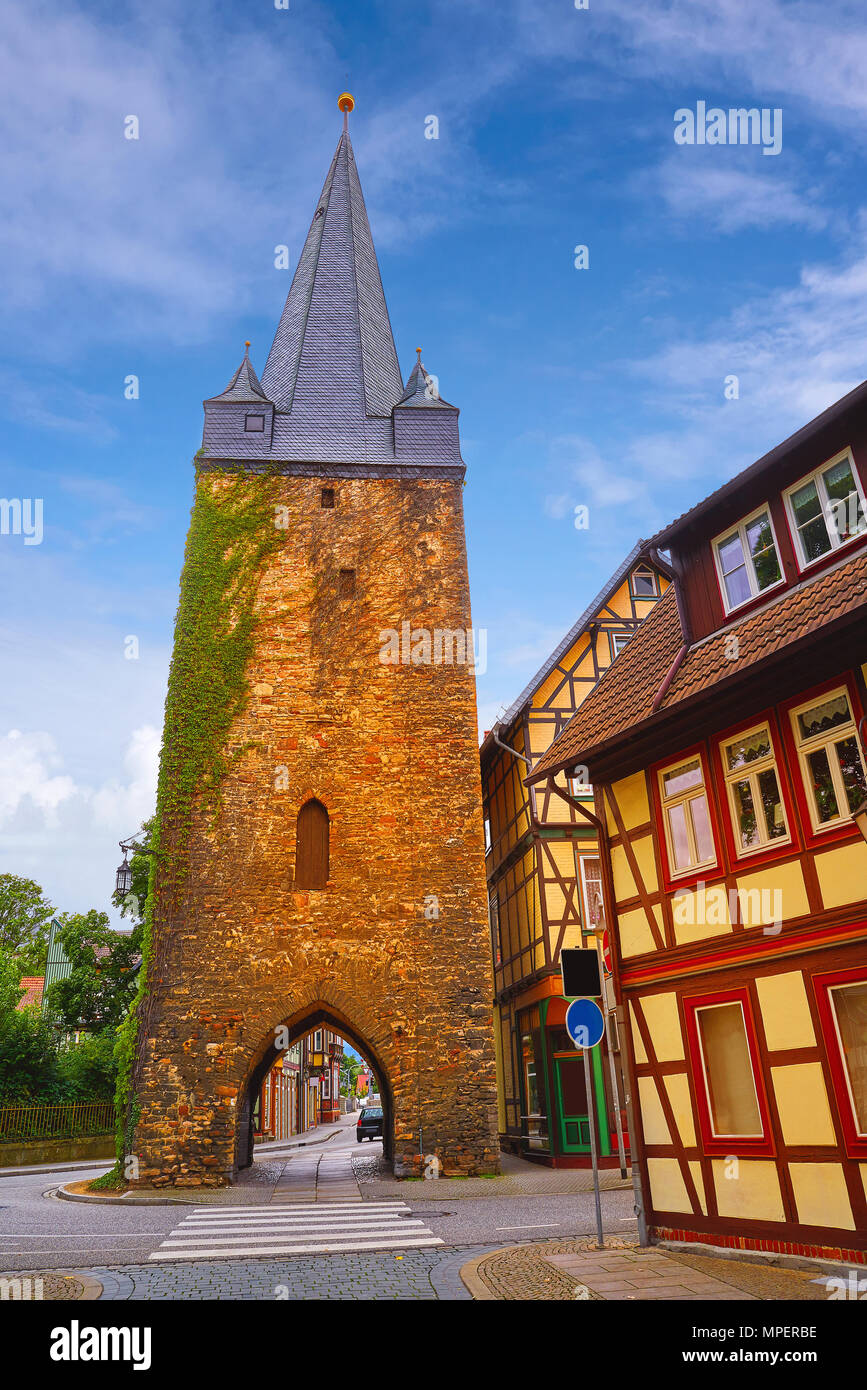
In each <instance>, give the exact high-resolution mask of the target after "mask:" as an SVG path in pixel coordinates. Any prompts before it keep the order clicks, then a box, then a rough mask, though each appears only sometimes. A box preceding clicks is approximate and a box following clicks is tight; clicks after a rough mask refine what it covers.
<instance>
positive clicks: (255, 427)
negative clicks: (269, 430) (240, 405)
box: [244, 415, 265, 434]
mask: <svg viewBox="0 0 867 1390" xmlns="http://www.w3.org/2000/svg"><path fill="white" fill-rule="evenodd" d="M244 429H245V430H246V432H247V433H248V434H263V433H264V430H265V416H264V415H245V416H244Z"/></svg>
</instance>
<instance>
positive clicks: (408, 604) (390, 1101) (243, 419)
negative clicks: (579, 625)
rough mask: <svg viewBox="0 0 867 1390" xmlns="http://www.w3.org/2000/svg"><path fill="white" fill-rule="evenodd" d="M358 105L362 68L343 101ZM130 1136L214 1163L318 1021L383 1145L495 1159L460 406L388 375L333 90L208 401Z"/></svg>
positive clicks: (153, 1168) (369, 258) (369, 248)
mask: <svg viewBox="0 0 867 1390" xmlns="http://www.w3.org/2000/svg"><path fill="white" fill-rule="evenodd" d="M347 108H348V109H351V98H348V97H347V98H346V99H345V100H344V99H341V109H344V111H345V112H346V110H347ZM196 465H197V467H196V498H195V504H194V507H193V513H192V519H191V526H190V533H189V537H188V541H187V552H186V560H185V565H184V572H183V576H182V581H181V600H180V608H179V611H178V619H177V626H176V632H175V648H174V655H173V660H172V668H171V674H170V678H169V690H168V696H167V701H166V723H165V732H164V739H163V752H162V759H161V766H160V788H159V797H158V811H157V823H156V826H157V828H156V833H155V837H154V840H153V844H154V845H155V847H156V850H157V854H156V857H155V858H154V859H153V860H152V864H153V866H154V867H153V872H152V893H151V945H150V949H149V952H148V954H147V963H146V971H147V973H146V976H145V984H144V986H143V991H142V994H141V998H140V1002H139V1004H138V1007H137V1010H136V1023H135V1025H134V1026H135V1028H136V1029H137V1036H136V1037H135V1041H134V1046H133V1047H132V1048H131V1053H132V1057H133V1060H132V1063H131V1085H130V1097H131V1099H130V1104H129V1108H128V1114H127V1129H126V1138H125V1144H124V1148H125V1151H126V1152H127V1153H128V1154H134V1155H135V1156H136V1158H137V1160H138V1168H137V1171H138V1178H137V1181H138V1183H139V1184H140V1185H151V1184H153V1185H157V1186H160V1185H166V1184H172V1185H175V1186H194V1185H200V1184H209V1185H221V1184H225V1183H227V1182H229V1181H231V1178H232V1175H233V1173H234V1172H236V1171H237V1170H238V1169H239V1168H241V1167H244V1166H246V1165H247V1164H248V1163H249V1162H250V1161H251V1156H252V1123H251V1104H252V1101H253V1099H255V1096H256V1094H257V1091H258V1087H259V1085H260V1084H261V1080H262V1078H263V1077H264V1075H265V1074H266V1072H267V1070H268V1069H269V1068H270V1066H271V1065H272V1063H273V1061H274V1060H275V1058H276V1057H277V1056H278V1055H279V1053H280V1052H281V1051H282V1050H284V1049H285V1048H286V1047H287V1046H288V1045H290V1044H291V1042H292V1041H294V1039H295V1038H297V1037H300V1036H302V1035H303V1034H304V1033H306V1032H307V1031H308V1030H309V1029H310V1028H311V1027H313V1026H315V1025H317V1024H318V1023H320V1022H322V1023H325V1024H327V1025H328V1026H331V1027H333V1028H334V1029H335V1030H336V1031H337V1032H339V1033H341V1034H342V1035H343V1036H344V1037H345V1038H347V1039H348V1040H349V1042H350V1043H354V1044H355V1045H356V1046H357V1047H358V1049H359V1050H360V1051H361V1052H362V1053H363V1054H364V1055H365V1056H366V1057H368V1058H369V1059H370V1060H371V1062H372V1063H373V1065H374V1067H375V1068H376V1070H377V1073H378V1078H379V1082H380V1086H381V1090H382V1094H383V1100H384V1105H385V1108H386V1122H385V1144H386V1152H387V1153H388V1154H389V1156H390V1157H392V1158H393V1159H394V1164H395V1171H396V1172H397V1173H399V1174H401V1173H402V1174H408V1173H411V1172H413V1171H415V1172H418V1171H419V1168H420V1167H421V1166H422V1165H423V1163H424V1162H425V1161H428V1162H429V1156H430V1155H435V1156H436V1158H437V1159H438V1160H439V1164H440V1165H441V1170H442V1171H443V1172H444V1173H446V1174H448V1173H478V1172H493V1171H496V1168H497V1125H496V1085H495V1071H494V1050H493V1038H492V1027H491V999H492V982H491V974H490V947H489V942H488V922H487V899H486V890H485V874H484V843H483V829H482V813H481V791H480V782H479V760H478V750H477V735H476V705H475V672H474V669H473V664H472V662H473V639H472V635H471V634H469V635H468V632H469V630H470V629H471V618H470V600H469V591H468V582H467V564H466V553H465V542H464V528H463V514H462V487H463V478H464V464H463V462H462V460H461V454H460V446H459V440H458V411H457V410H456V409H455V407H454V406H452V405H449V404H448V403H447V402H446V401H445V400H443V399H442V398H441V397H440V396H439V392H438V390H437V387H436V382H435V379H434V378H431V377H430V376H429V375H428V374H427V372H426V371H425V368H424V367H423V366H422V363H421V356H420V353H419V356H418V360H417V361H416V363H415V364H414V366H413V369H412V372H411V374H410V376H409V380H408V381H407V383H406V386H404V384H403V381H402V378H401V376H400V372H399V368H398V359H397V353H396V351H395V346H394V340H393V337H392V332H391V326H390V323H389V318H388V311H387V309H386V305H385V299H384V296H383V291H382V284H381V281H380V275H379V266H378V263H377V259H376V253H375V251H374V247H373V241H372V239H371V234H370V227H369V225H368V220H367V213H366V210H365V206H364V199H363V196H362V192H361V185H360V183H359V178H358V171H357V169H356V165H355V158H354V155H353V151H352V146H351V144H350V139H349V133H348V129H347V117H346V114H344V128H343V134H342V136H341V138H340V141H339V143H338V145H337V150H336V152H335V155H334V158H333V160H332V162H331V167H330V169H329V171H328V176H327V178H326V180H325V185H324V187H323V189H322V193H321V195H320V197H319V199H318V201H317V203H316V207H315V209H314V214H313V219H312V221H311V224H310V229H309V232H308V234H307V239H306V241H305V244H304V249H303V251H302V253H301V258H300V261H299V263H298V268H297V270H296V272H295V276H294V279H293V281H292V285H291V288H290V290H289V295H288V298H287V300H286V305H285V308H284V310H283V314H282V317H281V319H280V323H279V325H278V328H277V332H276V335H275V338H274V342H273V345H272V347H271V351H270V353H269V355H268V360H267V362H266V365H265V369H264V371H263V373H262V378H261V381H260V380H259V378H258V377H257V375H256V373H255V371H254V369H253V366H252V364H251V362H250V358H249V353H245V355H244V358H243V360H242V362H241V365H240V367H239V368H238V370H237V371H236V373H235V375H234V376H233V378H232V380H231V382H230V384H229V386H228V387H227V388H226V390H225V391H223V392H222V394H221V395H218V396H215V397H213V398H212V399H210V400H207V401H206V402H205V425H204V438H203V442H202V449H201V451H200V453H199V454H198V455H197V458H196Z"/></svg>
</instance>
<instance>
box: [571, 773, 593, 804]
mask: <svg viewBox="0 0 867 1390" xmlns="http://www.w3.org/2000/svg"><path fill="white" fill-rule="evenodd" d="M566 787H567V790H568V792H569V795H570V796H572V797H574V798H575V800H576V801H592V800H593V799H594V795H595V793H594V791H593V783H592V782H579V780H578V778H577V777H567V778H566Z"/></svg>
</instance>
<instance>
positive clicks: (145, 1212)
mask: <svg viewBox="0 0 867 1390" xmlns="http://www.w3.org/2000/svg"><path fill="white" fill-rule="evenodd" d="M326 1153H327V1155H328V1159H327V1162H328V1166H329V1168H333V1167H334V1166H335V1162H336V1166H338V1167H341V1166H342V1163H343V1161H344V1160H345V1162H346V1164H347V1166H348V1164H349V1163H350V1161H351V1158H352V1157H353V1155H355V1154H358V1155H361V1154H362V1153H363V1154H364V1156H365V1158H368V1157H374V1156H375V1155H377V1154H380V1153H381V1145H380V1144H379V1143H370V1142H367V1141H366V1142H365V1143H364V1144H363V1145H359V1144H357V1143H356V1139H355V1130H354V1126H351V1125H350V1126H347V1127H346V1128H343V1127H341V1129H340V1130H339V1131H336V1132H335V1134H334V1136H333V1137H332V1138H331V1139H330V1140H329V1141H328V1142H327V1144H319V1145H310V1146H305V1147H303V1148H300V1149H298V1148H296V1149H290V1148H289V1147H288V1146H281V1145H279V1144H277V1145H268V1146H263V1148H262V1149H260V1150H258V1151H257V1155H256V1158H257V1166H258V1165H259V1164H262V1165H267V1168H268V1170H269V1172H270V1169H271V1165H274V1168H275V1171H279V1170H280V1169H281V1167H282V1164H283V1163H284V1162H288V1163H290V1164H294V1163H297V1164H306V1165H307V1167H308V1168H309V1167H310V1166H311V1161H312V1160H313V1159H314V1158H319V1157H323V1156H324V1155H325V1154H326ZM104 1168H105V1165H104V1164H98V1165H94V1164H87V1165H82V1166H81V1168H78V1169H74V1170H69V1169H67V1168H64V1169H63V1170H62V1171H55V1172H48V1173H39V1174H26V1175H23V1176H22V1175H15V1176H2V1175H0V1270H4V1271H7V1272H11V1271H14V1270H28V1269H43V1270H47V1269H65V1270H72V1269H89V1268H105V1267H106V1266H111V1267H112V1268H117V1267H122V1266H127V1265H141V1264H145V1263H147V1261H148V1259H149V1256H150V1255H151V1254H152V1253H153V1252H154V1251H156V1250H157V1249H158V1248H159V1247H160V1246H161V1244H162V1242H163V1241H164V1240H165V1239H166V1237H167V1236H168V1235H169V1233H170V1232H172V1231H173V1230H174V1229H175V1228H176V1227H177V1226H178V1224H179V1222H180V1221H181V1220H182V1218H183V1216H184V1214H185V1213H189V1212H190V1211H191V1207H190V1205H175V1204H173V1205H171V1206H153V1207H141V1206H138V1207H136V1206H130V1207H122V1206H115V1205H113V1206H105V1207H103V1206H97V1205H93V1204H85V1203H78V1202H67V1201H62V1200H60V1199H59V1198H57V1197H56V1196H54V1195H53V1193H54V1191H55V1190H56V1188H57V1187H58V1186H59V1185H60V1183H62V1182H63V1183H65V1182H70V1181H76V1180H83V1179H86V1178H88V1177H94V1176H96V1174H97V1173H98V1172H99V1171H102V1170H104ZM404 1188H405V1195H404V1194H402V1200H403V1201H404V1202H405V1203H406V1204H407V1206H408V1207H409V1208H410V1211H409V1213H407V1217H408V1219H415V1218H422V1219H423V1221H424V1223H425V1225H429V1227H430V1230H431V1232H432V1233H433V1234H435V1235H436V1236H438V1237H439V1238H440V1239H441V1240H442V1241H443V1242H444V1245H445V1246H447V1247H449V1250H450V1253H451V1252H453V1249H454V1247H468V1246H481V1245H485V1246H494V1245H497V1246H500V1245H508V1244H512V1243H523V1242H526V1241H528V1240H544V1239H553V1238H557V1237H568V1236H574V1235H579V1234H581V1235H584V1234H590V1233H592V1232H593V1231H594V1230H595V1217H594V1204H593V1195H592V1193H580V1194H574V1195H568V1196H565V1195H558V1194H554V1195H545V1196H496V1195H494V1194H492V1195H491V1196H490V1197H458V1196H456V1198H455V1200H443V1198H442V1196H439V1197H438V1200H436V1201H430V1200H425V1199H424V1197H423V1195H422V1194H423V1191H424V1184H419V1183H407V1184H405V1185H404ZM361 1191H362V1194H363V1193H364V1185H362V1188H361ZM440 1192H441V1189H440ZM602 1202H603V1216H604V1225H605V1229H606V1233H610V1234H615V1235H629V1234H632V1233H633V1232H634V1231H635V1221H634V1217H633V1213H632V1193H631V1190H615V1191H609V1192H603V1194H602ZM365 1206H367V1204H366V1203H365ZM321 1258H332V1259H333V1257H324V1256H323V1257H321ZM355 1258H356V1260H357V1259H361V1260H362V1261H363V1260H364V1259H368V1260H371V1261H373V1260H374V1256H373V1255H363V1256H356V1257H355ZM232 1263H233V1262H232V1261H231V1260H226V1261H224V1262H220V1263H219V1264H218V1265H215V1266H214V1267H215V1268H217V1269H218V1270H219V1269H220V1268H225V1279H226V1281H227V1283H230V1282H231V1278H232V1269H231V1266H232ZM293 1263H294V1259H293V1258H289V1259H287V1260H286V1265H287V1267H289V1266H291V1265H292V1264H293ZM371 1267H372V1266H371ZM218 1278H219V1275H218ZM229 1296H230V1297H231V1296H232V1295H231V1294H229Z"/></svg>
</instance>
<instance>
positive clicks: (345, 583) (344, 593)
mask: <svg viewBox="0 0 867 1390" xmlns="http://www.w3.org/2000/svg"><path fill="white" fill-rule="evenodd" d="M339 593H340V597H341V598H352V595H353V594H354V593H355V570H341V571H340V586H339Z"/></svg>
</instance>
